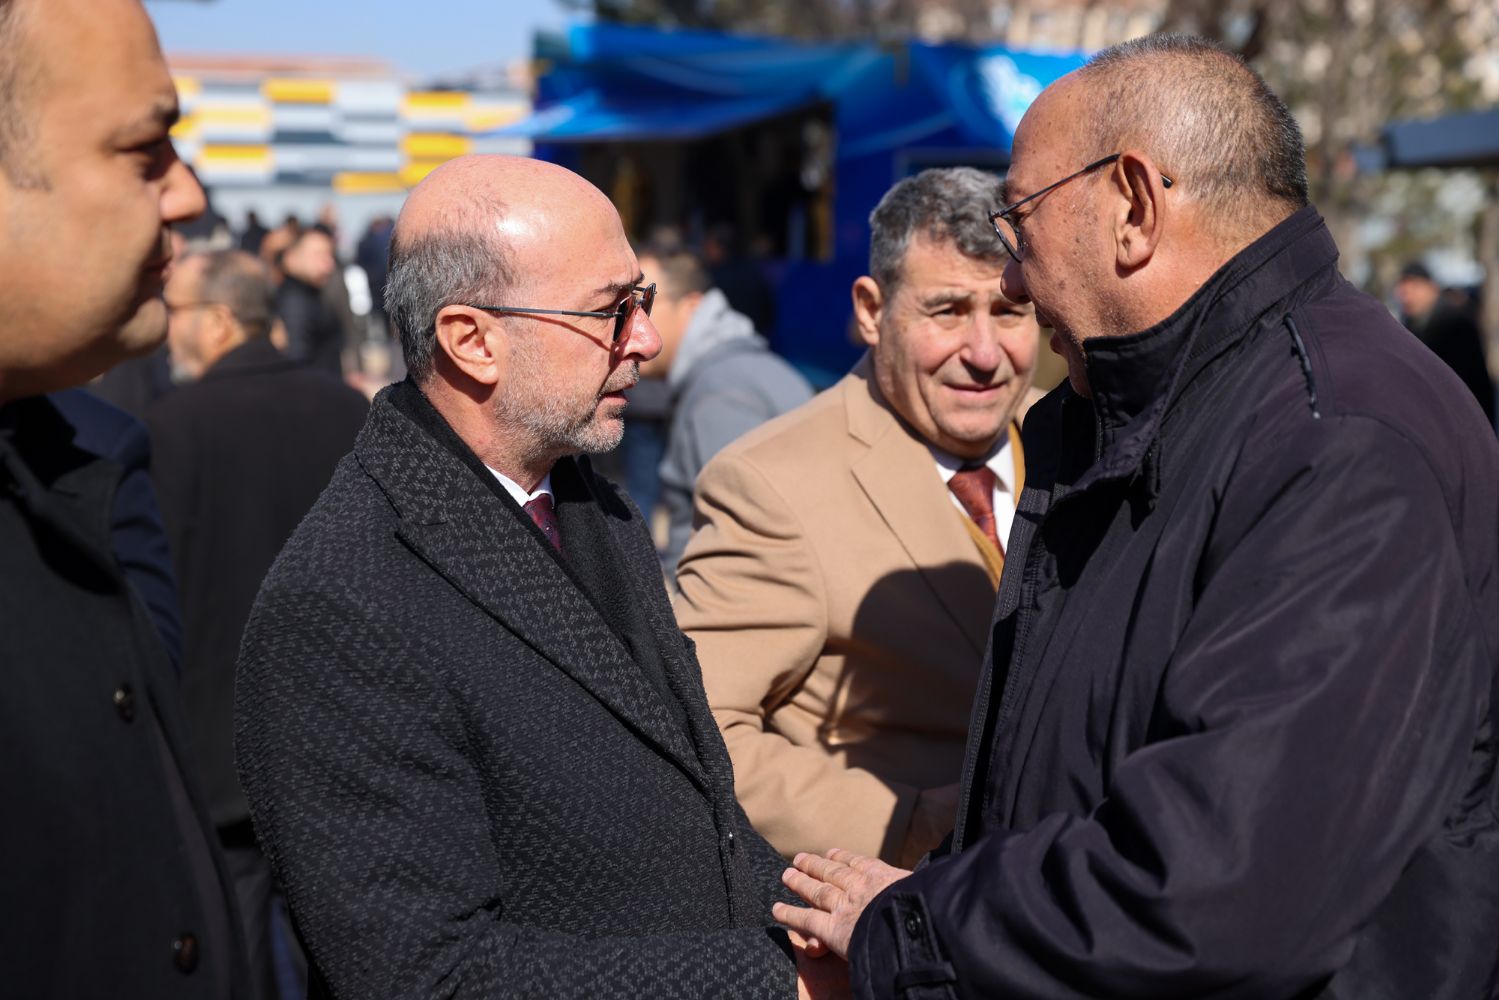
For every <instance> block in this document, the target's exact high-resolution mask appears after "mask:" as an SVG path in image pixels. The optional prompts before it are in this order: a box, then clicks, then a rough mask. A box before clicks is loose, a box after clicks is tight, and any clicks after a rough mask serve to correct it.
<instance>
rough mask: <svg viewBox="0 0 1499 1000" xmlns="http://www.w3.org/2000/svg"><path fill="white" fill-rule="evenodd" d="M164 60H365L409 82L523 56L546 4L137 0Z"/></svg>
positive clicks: (560, 19)
mask: <svg viewBox="0 0 1499 1000" xmlns="http://www.w3.org/2000/svg"><path fill="white" fill-rule="evenodd" d="M146 8H147V9H148V10H149V11H150V12H151V17H152V19H153V20H155V22H156V30H157V32H158V33H159V34H160V35H161V44H162V48H164V49H165V50H166V51H167V52H168V53H172V52H181V53H192V54H195V55H196V54H203V55H334V56H374V57H376V58H380V59H384V60H386V61H388V62H390V63H392V64H393V65H395V66H396V68H397V69H400V70H404V71H406V72H408V73H412V74H415V75H416V76H418V77H431V76H437V75H446V74H451V73H453V72H454V71H457V70H465V69H471V68H473V67H475V66H488V65H495V64H503V63H508V62H511V61H513V60H516V59H523V58H526V57H527V56H529V55H530V54H531V36H532V35H533V34H534V33H535V31H536V30H537V29H538V28H547V29H557V28H560V27H562V26H563V25H564V24H565V23H566V21H567V12H566V11H565V10H564V9H563V8H562V6H561V5H560V4H559V3H557V2H556V0H210V2H208V3H197V2H190V0H146Z"/></svg>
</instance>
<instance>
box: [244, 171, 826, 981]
mask: <svg viewBox="0 0 1499 1000" xmlns="http://www.w3.org/2000/svg"><path fill="white" fill-rule="evenodd" d="M390 263H391V267H390V276H389V284H388V286H387V292H386V300H387V304H388V306H389V312H390V316H391V320H392V322H393V323H394V324H395V326H396V328H397V329H399V330H400V334H401V340H402V344H403V347H404V351H405V356H406V364H407V367H408V369H409V371H410V377H409V379H408V380H407V381H405V382H402V383H399V384H397V385H395V386H392V387H390V388H389V389H387V390H385V391H384V392H382V393H381V394H380V396H378V397H377V398H376V400H375V402H374V406H373V407H372V409H371V412H370V416H369V420H368V422H367V424H366V425H365V427H364V430H363V431H362V432H361V433H360V436H359V438H358V440H357V442H356V443H355V446H354V452H353V454H352V455H350V456H349V457H347V458H345V459H344V461H343V462H342V463H341V464H340V465H339V467H338V469H337V471H336V472H335V474H334V477H333V481H332V482H331V483H330V484H329V486H328V489H327V490H326V491H325V492H324V493H323V495H322V497H321V498H320V499H319V500H318V502H317V504H316V505H315V506H314V507H313V509H312V511H311V512H310V513H309V514H308V516H307V518H306V520H305V521H303V523H302V525H301V526H300V527H299V528H298V530H297V532H296V533H295V534H294V535H293V536H292V538H291V540H290V542H288V544H287V546H286V548H285V549H284V550H283V551H282V553H281V556H280V557H279V559H278V560H277V562H276V564H275V566H273V567H272V569H271V572H270V575H269V576H268V577H267V579H266V581H265V584H264V586H263V587H262V589H261V591H260V595H259V597H258V598H257V600H256V606H255V610H254V611H253V612H252V614H251V618H250V623H249V627H248V629H247V630H246V633H245V639H244V644H243V647H242V649H241V653H240V660H239V676H238V687H237V695H236V699H237V700H236V748H237V755H238V762H239V768H240V775H241V778H242V780H243V784H244V789H245V792H246V794H247V796H248V798H249V802H250V808H251V814H252V817H253V819H254V823H255V829H256V833H257V835H258V836H259V838H260V840H261V843H262V845H263V846H264V848H265V850H266V853H267V854H268V855H269V857H270V859H271V864H272V867H273V869H274V871H275V873H276V875H277V877H278V878H279V880H280V882H281V883H282V885H283V886H284V888H285V891H286V895H287V898H288V901H289V903H290V906H291V912H292V916H293V918H294V920H295V922H296V925H297V928H298V932H299V934H300V935H301V938H302V941H303V943H304V945H305V946H306V948H307V952H308V956H309V959H310V966H311V969H310V974H311V978H312V986H311V989H312V995H313V996H314V997H317V996H334V997H348V998H359V1000H368V998H376V997H392V998H395V997H401V998H405V997H424V996H437V995H442V996H445V997H475V998H477V997H485V998H491V997H502V996H505V997H508V996H520V995H527V996H530V995H535V996H545V997H580V998H581V997H591V998H598V997H619V998H635V997H656V998H669V997H683V998H688V997H691V998H698V997H736V998H746V1000H749V998H756V997H791V996H794V995H796V994H797V992H798V986H799V980H798V971H799V969H800V970H801V971H802V980H803V981H802V983H801V985H802V986H809V985H811V984H810V983H809V982H808V981H809V980H814V979H815V980H819V983H818V985H830V986H835V987H836V986H839V985H841V983H840V982H839V980H840V979H841V977H842V975H843V972H844V966H843V964H842V962H841V961H840V960H838V959H836V958H831V957H827V958H813V957H810V956H809V955H807V954H805V953H803V952H802V951H801V950H798V949H794V947H793V945H792V944H791V943H790V942H789V941H788V937H787V934H786V932H785V931H784V930H782V929H780V928H777V927H775V926H774V924H773V921H772V920H771V917H770V907H771V903H772V901H773V900H774V899H775V898H777V896H778V893H779V892H780V891H781V890H780V888H779V884H778V880H777V879H778V873H779V871H780V869H781V867H782V865H781V863H780V862H779V861H778V859H777V856H776V854H775V852H774V851H773V850H772V849H771V848H770V846H769V845H768V844H766V843H765V842H764V841H763V840H762V839H761V838H760V837H759V836H758V835H757V834H756V833H755V832H754V830H753V829H752V828H751V827H750V825H749V823H748V822H747V821H746V820H745V817H744V813H743V812H742V811H741V810H740V808H739V806H738V805H737V803H736V802H735V798H734V786H733V776H732V773H731V770H730V766H729V759H728V756H727V754H726V752H725V750H724V745H723V742H722V740H721V738H720V737H719V734H718V728H717V726H715V725H714V723H713V718H712V716H711V715H710V713H709V711H708V706H707V702H706V699H705V697H704V694H703V688H702V683H701V679H700V676H699V670H698V665H697V661H696V658H695V656H694V654H693V651H692V648H691V645H690V644H689V643H688V642H687V641H686V640H685V639H684V638H683V636H682V634H681V632H680V631H679V630H678V629H677V627H676V624H675V619H674V617H673V615H672V610H671V605H670V604H669V602H668V599H667V596H666V591H665V587H664V585H663V581H662V578H661V571H660V567H659V563H658V562H657V559H656V553H655V548H654V547H653V545H652V542H651V538H650V535H649V533H648V531H647V529H646V526H645V524H644V522H643V521H642V519H641V517H640V513H639V511H637V510H636V509H635V508H634V507H633V506H632V505H631V504H630V502H629V501H628V500H627V499H626V497H625V495H624V493H623V492H622V491H621V490H619V489H618V488H616V487H615V486H614V485H613V484H612V483H609V482H607V481H606V480H604V479H602V478H600V477H598V476H596V475H595V474H594V472H593V471H592V468H591V466H590V464H589V461H588V459H587V458H586V457H582V456H585V455H587V454H593V453H598V452H601V451H605V450H607V449H609V448H612V447H614V446H615V444H617V443H618V441H619V438H620V435H621V433H622V431H623V416H624V409H625V400H624V392H625V390H626V389H628V388H629V387H630V386H632V385H634V384H635V381H636V379H637V377H638V367H639V363H640V362H641V361H642V360H645V359H648V358H650V357H653V356H654V355H655V354H656V352H657V351H659V350H660V347H661V341H660V337H659V336H658V334H657V333H656V330H655V328H654V327H653V326H652V325H651V323H650V320H649V318H648V314H649V310H650V304H651V302H652V299H653V296H654V288H653V287H652V286H649V285H646V284H644V282H645V280H646V279H645V277H644V276H643V275H642V274H641V273H640V271H639V265H638V263H637V261H636V259H635V255H634V253H633V252H632V251H631V249H630V245H629V243H628V241H627V240H626V238H625V234H624V232H623V229H622V227H621V225H620V221H619V215H618V213H617V212H616V211H615V210H614V207H613V206H612V205H611V204H610V203H609V201H608V200H607V199H606V198H605V197H604V196H603V195H602V194H601V193H600V192H599V191H598V190H597V189H595V188H594V187H592V186H591V185H589V184H588V183H586V182H585V181H583V180H582V179H581V178H579V177H577V176H576V175H574V174H572V173H570V172H569V171H566V170H563V169H562V168H560V167H555V166H552V165H549V164H545V163H540V162H536V161H532V160H526V159H519V158H513V157H497V156H476V157H466V158H462V159H459V160H455V161H452V162H450V163H448V164H446V165H445V166H443V167H441V168H439V169H438V170H437V171H435V172H434V173H433V174H432V175H431V176H430V177H428V178H427V179H426V180H425V181H424V182H423V183H422V184H421V185H420V186H419V187H418V188H417V189H416V190H415V191H413V192H412V194H411V196H410V198H409V199H408V201H407V203H406V206H405V208H404V209H403V211H402V213H401V217H400V219H399V221H398V223H397V226H396V232H395V238H394V242H393V244H392V249H391V258H390ZM822 980H828V981H829V982H827V983H822V982H821V981H822Z"/></svg>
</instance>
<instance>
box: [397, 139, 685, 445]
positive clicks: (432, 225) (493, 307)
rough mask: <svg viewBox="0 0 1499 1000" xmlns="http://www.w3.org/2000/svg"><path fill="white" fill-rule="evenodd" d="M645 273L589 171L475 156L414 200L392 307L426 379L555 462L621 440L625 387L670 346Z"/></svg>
mask: <svg viewBox="0 0 1499 1000" xmlns="http://www.w3.org/2000/svg"><path fill="white" fill-rule="evenodd" d="M642 277H643V276H642V274H641V272H640V266H639V264H638V263H637V261H636V259H635V253H634V251H633V250H632V249H631V248H630V244H629V241H628V240H627V239H626V238H625V234H624V228H623V226H622V225H621V224H620V220H619V213H618V212H617V211H615V209H614V206H613V205H612V204H610V202H609V199H608V198H606V197H604V195H603V193H602V192H600V191H599V190H598V189H597V188H595V187H594V186H593V185H591V184H589V183H588V182H587V181H585V180H583V178H581V177H579V176H578V175H576V174H574V173H572V172H571V171H568V170H565V169H563V168H562V167H558V166H555V165H552V164H549V163H543V162H541V161H538V160H530V159H525V158H521V157H511V156H468V157H462V158H460V159H457V160H452V161H450V162H448V163H446V164H444V165H443V166H442V167H439V168H438V169H437V170H435V171H434V172H433V173H432V174H431V175H429V176H428V177H427V178H426V179H425V180H424V181H423V182H422V183H421V184H420V185H418V186H417V188H416V189H415V190H413V191H412V193H411V196H410V197H409V198H408V199H407V201H406V205H405V206H404V207H403V208H402V210H401V215H400V218H399V219H398V220H397V221H396V227H395V231H394V234H393V237H392V241H391V247H390V276H389V280H388V283H387V284H386V287H385V305H386V310H387V313H388V314H389V316H390V318H391V321H392V322H393V323H394V325H395V327H396V329H397V330H398V332H399V334H400V337H401V344H402V350H403V351H404V353H405V357H406V365H407V368H408V369H409V371H410V373H411V377H412V378H413V380H415V381H416V382H417V384H419V385H421V386H423V387H424V388H425V389H428V390H429V393H430V392H439V393H441V392H448V393H450V394H452V395H453V396H454V398H457V397H461V398H462V399H465V400H468V401H470V402H473V403H475V404H477V405H479V406H481V407H482V408H483V410H484V412H485V413H486V414H487V416H488V419H490V420H491V421H492V422H493V425H494V426H495V427H496V428H497V429H499V430H501V431H503V432H504V434H505V435H507V440H508V441H509V442H511V443H512V444H513V445H514V446H515V447H516V448H517V449H519V450H521V451H522V452H524V453H525V454H526V456H528V457H529V458H530V459H533V460H536V461H542V462H543V463H545V462H549V461H551V460H555V458H557V457H561V456H562V455H567V454H577V453H580V452H581V453H595V452H600V451H607V450H608V449H610V448H612V447H614V446H615V445H616V444H618V443H619V438H620V435H621V434H622V433H623V430H624V424H623V415H624V409H625V405H626V403H625V398H624V390H625V389H628V388H629V387H630V386H633V385H634V384H635V382H636V381H637V379H638V378H639V368H640V363H641V362H642V361H644V360H647V359H649V358H651V357H654V356H655V355H656V353H657V351H659V350H660V340H659V338H658V337H657V335H656V331H655V328H654V327H653V326H652V325H651V321H650V319H649V318H648V316H647V315H646V312H645V310H644V309H643V308H640V307H639V306H640V305H641V304H642V303H643V295H642V293H641V292H639V291H634V289H636V287H637V286H638V285H640V283H641V281H642ZM580 314H588V315H580Z"/></svg>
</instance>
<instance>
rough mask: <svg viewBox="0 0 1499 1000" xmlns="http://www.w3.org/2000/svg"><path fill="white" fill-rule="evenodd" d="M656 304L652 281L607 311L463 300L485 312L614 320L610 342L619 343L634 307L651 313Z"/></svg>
mask: <svg viewBox="0 0 1499 1000" xmlns="http://www.w3.org/2000/svg"><path fill="white" fill-rule="evenodd" d="M655 304H656V283H655V282H654V281H653V282H651V283H650V284H648V285H636V286H635V287H633V288H631V289H630V290H629V292H628V294H626V295H625V297H624V298H623V299H622V300H621V301H620V303H619V305H617V306H615V307H614V308H613V309H612V310H610V311H609V312H579V311H578V310H576V309H532V308H530V307H529V306H481V305H475V304H473V303H469V302H464V303H461V305H465V306H467V307H468V308H470V309H482V310H484V311H485V312H497V313H520V314H522V315H525V316H592V317H594V318H596V319H610V318H611V317H612V318H613V320H614V337H613V340H612V341H611V343H615V344H617V343H619V338H620V337H622V336H624V333H625V326H626V325H627V324H628V323H629V322H630V317H631V316H632V315H633V314H634V312H635V310H636V309H639V310H640V311H641V312H643V313H645V314H646V315H647V316H649V315H650V314H651V307H653V306H654V305H655Z"/></svg>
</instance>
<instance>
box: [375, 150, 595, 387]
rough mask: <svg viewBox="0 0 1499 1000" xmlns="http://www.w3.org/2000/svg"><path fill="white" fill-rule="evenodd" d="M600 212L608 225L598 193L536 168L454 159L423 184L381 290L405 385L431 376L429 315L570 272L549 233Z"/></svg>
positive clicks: (525, 163)
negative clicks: (543, 273) (553, 272)
mask: <svg viewBox="0 0 1499 1000" xmlns="http://www.w3.org/2000/svg"><path fill="white" fill-rule="evenodd" d="M600 213H606V215H607V216H613V217H616V218H617V213H616V212H615V209H614V206H613V205H612V204H611V203H610V201H609V199H608V198H606V197H604V194H603V192H601V191H599V189H598V188H596V187H594V186H593V185H592V184H590V183H588V182H587V181H585V180H584V179H583V178H581V177H579V176H578V175H577V174H575V173H573V172H572V171H570V170H566V169H564V168H562V167H559V166H556V165H555V164H551V163H546V162H543V161H541V160H532V159H527V158H524V157H518V156H463V157H459V158H458V159H455V160H450V161H448V162H447V163H445V164H443V165H442V166H440V167H438V168H437V169H436V170H434V171H432V173H430V174H429V175H427V177H426V179H425V180H423V181H422V182H421V183H420V184H418V185H417V186H416V188H415V189H413V190H412V192H411V194H410V196H409V197H408V198H407V199H406V203H405V205H404V206H403V207H402V209H401V214H400V217H399V218H398V219H397V220H396V225H395V231H394V233H393V235H392V237H391V244H390V268H389V270H390V277H389V281H388V283H387V284H386V287H385V305H386V311H387V313H388V314H389V315H390V317H391V321H392V322H393V323H394V325H395V327H396V329H397V330H398V331H399V333H400V336H401V348H402V353H403V354H404V355H405V358H406V367H407V369H408V370H409V371H410V372H411V374H412V377H413V378H414V379H415V380H416V381H417V382H418V383H421V382H424V381H425V380H426V379H427V377H428V376H429V375H430V374H431V372H432V362H433V350H434V346H435V344H434V333H435V321H436V317H437V312H438V310H440V309H441V308H442V307H443V306H445V305H449V304H451V303H455V302H468V303H482V304H488V305H499V304H511V300H514V299H515V298H516V296H518V295H519V296H524V295H525V294H526V292H527V290H528V286H529V285H530V284H531V277H532V276H533V275H534V274H536V273H538V272H539V270H540V269H543V268H551V267H568V266H571V265H575V264H577V263H578V261H575V260H568V259H566V257H567V254H566V253H565V252H562V248H560V247H559V241H558V240H557V239H556V238H555V237H556V234H558V233H562V232H567V231H569V227H572V228H574V229H576V228H577V227H578V225H579V223H580V222H582V221H584V220H585V219H587V218H588V217H590V216H591V217H593V218H595V219H596V218H598V217H599V215H600Z"/></svg>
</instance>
